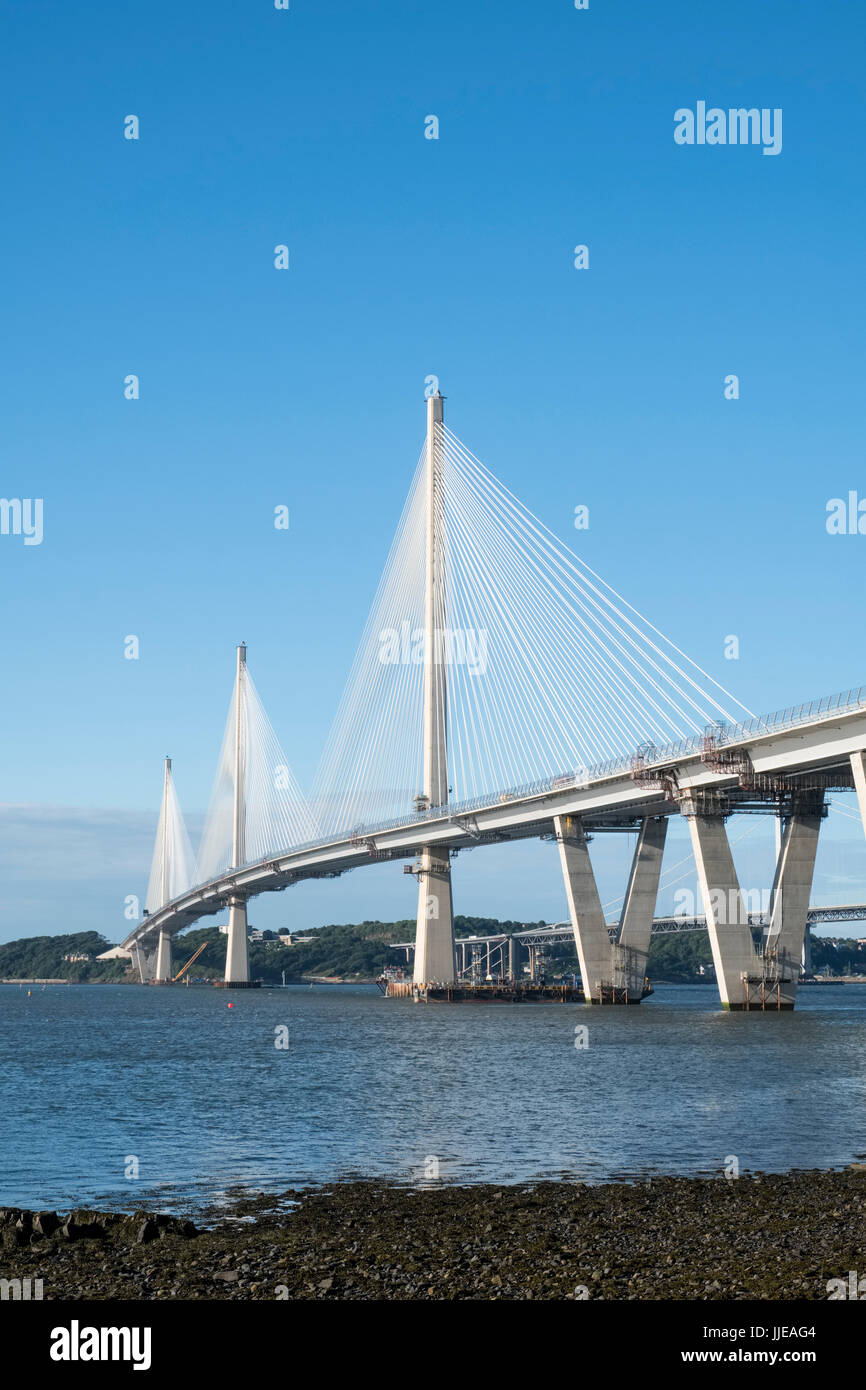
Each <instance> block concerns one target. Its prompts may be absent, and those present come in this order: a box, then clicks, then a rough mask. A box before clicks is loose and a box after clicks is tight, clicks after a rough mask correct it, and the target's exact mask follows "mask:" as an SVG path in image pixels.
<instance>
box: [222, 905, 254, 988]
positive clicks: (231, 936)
mask: <svg viewBox="0 0 866 1390" xmlns="http://www.w3.org/2000/svg"><path fill="white" fill-rule="evenodd" d="M249 978H250V959H249V942H248V940H247V904H246V899H245V898H229V930H228V936H227V937H226V973H225V981H226V984H232V985H242V984H246V983H247V981H248V980H249Z"/></svg>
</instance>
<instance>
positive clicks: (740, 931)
mask: <svg viewBox="0 0 866 1390" xmlns="http://www.w3.org/2000/svg"><path fill="white" fill-rule="evenodd" d="M683 814H684V815H685V817H686V819H687V821H688V826H689V834H690V836H691V841H692V849H693V851H694V855H695V864H696V865H697V870H698V882H699V883H700V887H701V896H702V898H703V901H704V912H705V913H706V917H707V931H708V932H709V937H710V949H711V950H712V953H713V964H714V965H715V968H716V981H717V983H718V986H719V994H720V996H721V1000H722V1008H723V1009H733V1010H739V1009H745V1008H746V1007H747V1005H748V999H749V993H748V980H749V979H750V978H753V977H754V976H756V975H757V974H758V973H759V971H760V960H759V957H758V953H757V952H756V950H755V947H754V945H753V943H752V933H751V931H750V929H749V914H748V910H747V908H746V904H745V902H744V901H743V895H742V893H741V891H740V883H739V880H738V878H737V870H736V867H735V865H734V860H733V856H732V854H731V846H730V843H729V841H728V832H727V830H726V828H725V820H724V816H723V815H709V814H705V813H704V814H702V812H701V807H700V802H697V803H695V801H694V800H693V801H691V802H687V803H684V804H683Z"/></svg>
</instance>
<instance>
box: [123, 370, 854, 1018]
mask: <svg viewBox="0 0 866 1390" xmlns="http://www.w3.org/2000/svg"><path fill="white" fill-rule="evenodd" d="M851 788H853V789H855V790H856V793H857V797H858V801H859V807H860V813H861V816H862V818H863V823H864V828H866V689H864V688H860V689H857V690H851V691H848V692H846V693H845V694H843V695H838V696H833V697H830V698H827V699H824V700H818V701H814V702H813V703H811V704H808V705H801V706H798V707H792V708H790V709H787V710H784V711H780V712H778V713H776V714H774V715H770V716H765V717H759V716H756V715H754V714H752V712H751V711H750V710H748V709H746V708H745V706H743V705H742V704H741V703H740V702H739V701H738V700H737V699H736V698H735V697H734V696H732V695H731V694H730V693H729V692H728V691H726V690H724V689H723V688H722V687H721V686H720V685H719V684H718V683H717V682H716V681H714V680H713V679H712V677H710V676H709V675H708V674H707V673H706V672H705V671H703V670H702V669H701V668H700V667H699V666H697V665H696V664H695V663H694V662H693V661H692V660H691V659H690V658H689V657H688V656H686V655H685V653H684V652H682V651H681V650H680V649H679V648H678V647H677V646H675V644H674V643H673V642H671V641H670V640H669V639H668V638H666V637H665V636H664V635H663V634H662V633H661V632H659V630H658V629H657V628H656V627H654V626H653V624H652V623H651V622H650V621H649V620H648V619H647V618H645V617H644V616H643V615H642V614H641V613H639V612H638V611H637V609H635V608H634V607H632V605H631V604H629V603H628V602H627V601H626V600H625V599H624V598H623V597H622V596H621V595H620V594H618V593H617V592H616V591H615V590H614V589H613V588H612V587H611V586H610V585H609V584H608V583H607V582H606V581H605V580H603V579H602V578H601V577H600V576H599V575H598V574H596V573H595V572H594V571H593V570H591V569H590V568H589V567H588V566H587V565H586V564H585V563H584V562H583V561H581V560H580V559H579V557H578V556H576V555H575V554H574V553H573V552H572V551H571V550H569V549H568V547H567V546H565V545H564V544H563V543H562V542H561V541H559V540H558V539H557V538H556V537H555V536H554V535H553V534H552V533H551V532H550V531H549V530H548V529H547V528H546V527H545V526H544V525H543V524H542V523H541V522H540V521H539V520H538V519H537V518H536V517H534V516H533V514H532V513H531V512H529V511H528V510H527V509H526V508H525V507H524V506H523V504H522V503H521V502H520V501H519V500H518V499H517V498H516V497H515V496H514V495H513V494H512V493H511V492H510V491H509V490H508V489H507V488H505V487H503V485H502V484H501V483H499V481H498V480H497V479H496V478H495V477H494V475H493V474H492V473H491V472H490V471H489V470H488V469H487V468H486V467H485V466H484V465H483V464H482V463H481V462H480V461H479V460H478V459H477V458H475V457H474V456H473V455H472V454H471V453H470V452H469V451H468V450H467V449H466V448H465V446H464V445H463V444H461V443H460V441H459V440H458V439H457V437H456V436H455V435H454V434H453V433H452V432H451V431H450V430H449V429H448V428H447V427H446V425H445V422H444V402H443V398H442V396H441V395H439V394H438V392H437V393H436V394H435V395H433V396H431V397H430V398H429V400H428V402H427V433H426V438H425V443H424V447H423V449H422V452H421V457H420V459H419V461H418V465H417V468H416V470H415V474H414V478H413V481H412V485H411V488H410V491H409V495H408V498H407V500H406V504H405V506H404V509H403V513H402V516H401V518H400V523H399V525H398V528H397V532H396V535H395V538H394V541H393V544H392V546H391V550H390V553H389V555H388V559H387V562H386V565H385V569H384V571H383V574H382V578H381V581H380V584H379V587H378V590H377V592H376V595H375V597H374V600H373V604H372V607H371V610H370V614H369V617H368V619H367V622H366V625H365V628H364V631H363V633H362V636H361V640H360V642H359V645H358V649H357V652H356V654H355V658H354V661H353V664H352V667H351V670H350V673H349V678H348V681H347V684H346V688H345V691H344V694H343V697H342V700H341V703H340V706H339V709H338V711H337V714H336V717H335V720H334V723H333V726H332V729H331V732H330V735H329V737H328V740H327V743H326V746H325V749H324V752H323V755H322V759H321V762H320V765H319V769H318V772H317V774H316V777H315V781H314V785H313V789H312V792H311V794H310V796H309V797H305V796H304V795H303V794H302V792H301V790H300V788H299V786H298V784H297V782H296V780H295V778H294V776H293V774H292V772H291V769H290V765H289V762H288V759H287V758H286V756H285V754H284V753H283V750H282V748H281V746H280V743H279V740H278V739H277V736H276V734H275V732H274V730H273V727H272V725H271V723H270V721H269V719H268V716H267V714H266V712H265V708H264V705H263V704H262V701H261V699H260V697H259V695H258V693H257V691H256V689H255V686H254V685H253V681H252V678H251V676H250V674H249V671H248V669H247V664H246V648H245V647H244V646H243V645H242V646H241V647H239V648H238V652H237V670H236V678H235V685H234V690H233V694H232V700H231V704H230V709H229V715H228V719H227V723H226V728H225V734H224V737H223V742H222V747H221V751H220V756H219V761H218V767H217V775H216V778H215V781H214V788H213V793H212V796H211V802H210V807H209V810H208V815H207V818H206V822H205V827H204V832H203V835H202V842H201V846H200V849H199V853H198V856H197V858H196V859H195V861H193V856H192V852H191V849H190V846H189V840H188V837H187V835H186V831H185V829H184V825H183V819H182V816H181V813H180V808H179V805H178V802H177V798H176V796H175V792H174V786H173V782H172V776H171V766H170V763H169V762H168V760H167V763H166V769H165V782H164V795H163V804H162V811H161V815H160V822H159V827H158V832H157V839H156V846H155V851H154V859H153V866H152V870H151V875H150V880H149V885H148V893H147V902H146V913H145V916H144V918H143V920H142V921H141V922H140V923H139V924H138V926H137V927H136V928H135V929H134V931H132V932H131V933H130V935H129V936H128V937H127V939H126V942H125V943H124V944H125V945H126V946H127V947H129V948H134V950H135V953H136V955H137V958H138V960H139V963H140V967H141V969H142V973H143V974H144V973H145V972H146V973H147V974H148V976H149V977H150V978H153V979H156V980H168V979H169V978H170V976H171V938H172V936H173V935H174V934H176V933H177V932H178V931H180V930H182V929H184V928H186V927H188V926H189V925H190V924H191V923H193V922H195V921H197V920H198V919H199V918H201V917H203V916H206V915H208V914H213V913H216V912H219V911H221V910H223V909H224V908H225V907H228V910H229V926H228V949H227V957H226V982H227V983H229V984H232V985H237V986H243V985H245V984H247V983H248V981H249V966H248V960H247V902H248V900H249V898H250V897H253V896H255V895H256V894H259V893H263V892H271V891H278V890H281V889H284V888H287V887H289V886H290V885H292V884H294V883H298V882H300V881H302V880H303V879H307V878H321V877H333V876H336V875H339V874H342V873H345V872H347V871H348V870H350V869H354V868H358V867H362V866H363V865H366V864H371V863H378V862H382V861H385V860H397V859H403V860H407V859H408V860H410V861H412V862H411V863H409V864H407V865H405V866H404V872H408V873H412V874H414V875H415V876H416V878H417V880H418V914H417V928H416V942H415V967H414V970H415V982H416V984H417V985H418V987H419V989H420V990H423V989H424V988H425V987H427V986H430V985H434V984H436V985H442V984H450V983H453V982H454V980H455V977H456V965H455V948H454V936H453V908H452V898H451V858H452V855H453V854H454V853H455V852H457V851H459V850H461V849H465V848H469V847H473V846H477V845H484V844H491V843H499V842H503V841H508V840H513V839H518V838H524V837H528V836H535V837H538V836H545V837H549V838H551V839H553V840H555V841H556V843H557V845H558V848H559V855H560V861H561V867H562V871H563V875H564V882H565V888H566V894H567V898H568V904H569V914H570V919H571V925H572V930H573V932H574V939H575V945H576V948H577V954H578V958H579V961H580V968H581V976H582V979H583V982H584V990H585V995H586V998H587V1001H588V1002H593V1003H632V1002H636V1000H638V999H639V998H640V996H641V990H642V986H643V981H644V976H645V967H646V958H647V952H648V949H649V939H650V933H651V931H652V921H653V915H654V910H655V903H656V897H657V894H658V888H659V875H660V871H661V865H662V855H663V851H664V844H665V837H666V832H667V826H668V822H669V818H670V817H671V816H672V815H683V816H685V817H686V819H687V822H688V826H689V832H690V839H691V845H692V850H693V853H694V858H695V864H696V868H697V874H698V881H699V883H700V887H701V892H702V896H703V905H704V909H705V913H706V923H707V928H708V931H709V935H710V942H711V946H712V951H713V958H714V963H715V967H716V975H717V979H718V983H719V989H720V993H721V998H722V1002H723V1004H724V1006H725V1007H726V1008H731V1009H743V1008H749V1007H759V1008H760V1007H769V1006H772V1007H776V1008H791V1007H793V1004H794V999H795V995H796V988H797V979H798V972H799V961H800V954H801V950H802V945H803V938H804V932H805V929H806V922H807V911H808V909H809V898H810V892H811V885H812V876H813V870H814V863H815V855H816V851H817V845H818V834H819V828H820V824H821V821H822V819H823V818H824V817H825V815H826V811H827V802H826V796H827V793H828V792H831V791H834V790H847V789H851ZM740 812H750V813H765V814H770V815H773V816H775V818H776V825H777V862H776V870H775V876H774V881H773V884H772V890H771V903H772V907H771V911H770V916H769V922H768V925H767V927H766V932H765V938H764V943H763V947H762V948H761V949H760V950H757V949H756V948H755V946H754V945H753V941H752V935H751V931H750V927H749V911H748V903H747V899H746V896H745V895H744V893H743V891H742V890H741V886H740V884H739V882H738V879H737V873H736V869H735V867H734V861H733V857H732V853H731V846H730V842H729V839H728V834H727V829H726V821H727V818H728V817H729V816H730V815H732V814H734V813H740ZM622 831H636V832H637V843H636V847H635V852H634V857H633V860H632V865H631V871H630V874H629V877H628V881H627V884H626V887H625V895H624V900H623V908H622V914H621V918H620V922H619V926H618V930H617V931H616V933H615V939H614V940H611V936H610V932H609V927H608V924H607V922H606V920H605V914H604V911H603V908H602V904H601V901H600V898H599V893H598V888H597V885H596V880H595V875H594V872H593V867H592V863H591V860H590V856H589V851H588V841H589V839H590V838H591V836H592V835H595V834H599V833H612V832H622ZM768 887H769V885H768Z"/></svg>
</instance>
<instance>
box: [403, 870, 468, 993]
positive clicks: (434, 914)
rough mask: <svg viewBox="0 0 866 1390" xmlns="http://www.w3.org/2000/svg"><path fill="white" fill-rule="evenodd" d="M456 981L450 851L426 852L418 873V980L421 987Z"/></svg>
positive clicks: (416, 952) (416, 971)
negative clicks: (432, 983) (435, 982)
mask: <svg viewBox="0 0 866 1390" xmlns="http://www.w3.org/2000/svg"><path fill="white" fill-rule="evenodd" d="M456 978H457V968H456V960H455V952H454V914H453V907H452V902H451V858H450V855H449V853H448V851H447V850H444V851H443V850H436V849H429V848H428V849H423V850H422V851H421V867H420V869H419V871H418V917H417V921H416V926H415V971H414V980H415V983H416V984H419V985H424V984H430V983H431V982H432V981H434V980H435V981H437V982H439V983H442V984H453V983H454V981H455V980H456Z"/></svg>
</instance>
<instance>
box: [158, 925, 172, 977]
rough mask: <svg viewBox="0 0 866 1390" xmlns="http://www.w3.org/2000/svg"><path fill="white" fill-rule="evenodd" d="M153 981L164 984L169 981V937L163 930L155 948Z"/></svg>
mask: <svg viewBox="0 0 866 1390" xmlns="http://www.w3.org/2000/svg"><path fill="white" fill-rule="evenodd" d="M154 979H155V980H163V981H165V982H166V983H167V982H168V981H170V980H171V937H170V936H169V934H168V932H167V931H166V930H165V929H164V928H162V929H161V930H160V933H159V945H158V946H157V948H156V968H155V972H154Z"/></svg>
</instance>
